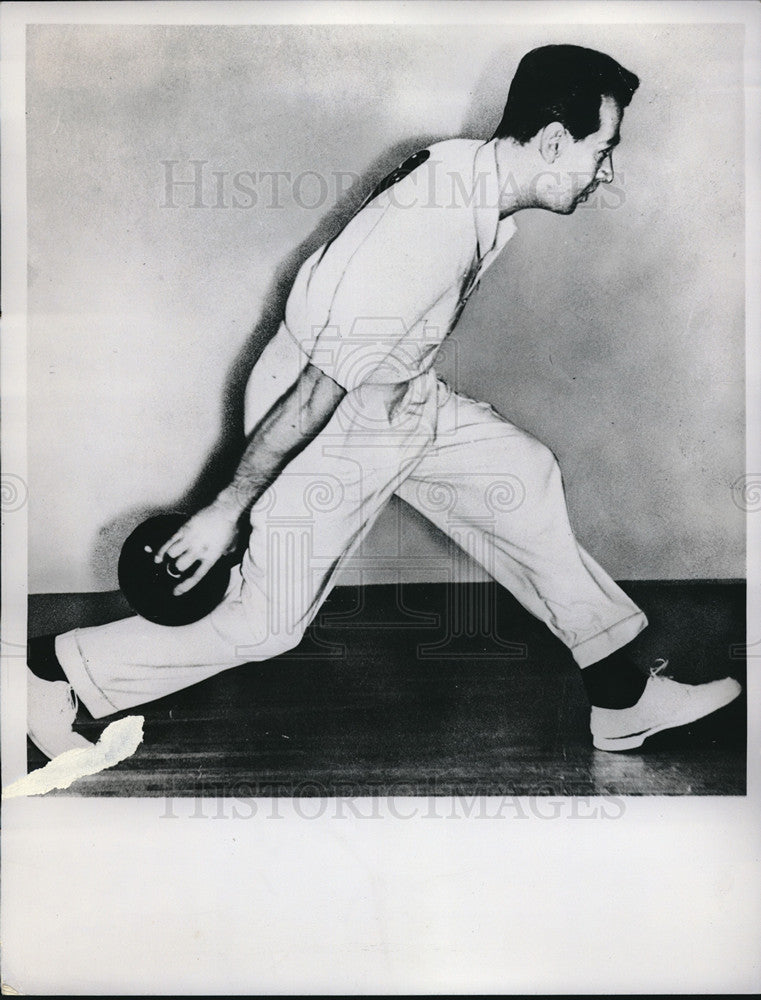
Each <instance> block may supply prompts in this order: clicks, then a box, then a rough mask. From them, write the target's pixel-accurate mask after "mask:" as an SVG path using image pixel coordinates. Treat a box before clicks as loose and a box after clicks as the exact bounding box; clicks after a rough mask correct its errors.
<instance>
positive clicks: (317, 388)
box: [156, 364, 346, 595]
mask: <svg viewBox="0 0 761 1000" xmlns="http://www.w3.org/2000/svg"><path fill="white" fill-rule="evenodd" d="M345 395H346V390H344V389H342V388H341V386H339V385H338V384H337V383H336V382H334V381H333V379H331V378H330V377H329V376H327V375H325V374H323V372H321V371H320V370H319V368H316V367H315V366H314V365H312V364H307V366H306V367H305V368H304V370H303V371H302V373H301V375H300V376H299V378H298V379H297V380H296V382H295V383H294V385H293V386H292V387H291V388H290V389H289V390H288V392H286V393H284V394H283V395H282V396H281V397H280V399H279V400H278V401H277V403H275V405H274V406H273V407H272V409H271V410H270V411H269V413H267V415H266V416H265V417H264V418H263V420H261V422H260V423H259V424H258V425H257V426H256V428H255V429H254V430H253V432H252V434H251V436H250V437H249V439H248V444H247V445H246V450H245V452H244V453H243V458H242V459H241V462H240V465H239V466H238V469H237V471H236V473H235V475H234V477H233V480H232V482H231V483H230V485H229V486H227V487H226V488H225V489H223V490H222V492H221V493H220V494H219V496H218V497H217V499H216V500H215V501H214V502H213V503H212V504H210V505H209V506H208V507H204V509H203V510H200V511H199V512H198V513H197V514H195V515H194V516H193V517H191V518H190V520H189V521H187V522H186V523H185V524H184V525H183V526H182V527H181V528H180V530H179V531H178V532H177V533H176V534H175V535H173V536H172V537H171V538H170V539H169V541H168V542H167V543H166V544H165V545H164V546H163V547H162V548H161V549H160V550H159V551H158V553H157V554H156V561H157V562H160V561H161V560H162V559H163V558H164V557H165V556H168V557H169V558H171V559H173V560H174V563H175V566H176V568H177V570H178V571H179V572H181V573H184V572H185V571H186V570H188V569H189V568H190V567H191V566H192V565H193V564H194V563H196V562H198V563H199V565H198V566H197V567H196V569H195V571H194V572H193V574H192V575H191V576H189V577H188V578H187V580H183V581H182V583H180V584H178V585H177V587H176V588H175V591H174V593H175V594H176V595H179V594H184V593H185V592H186V591H188V590H190V589H191V587H193V586H195V584H196V583H198V581H199V580H200V579H201V578H202V577H203V576H205V575H206V573H208V571H209V570H210V569H211V567H212V566H213V565H214V563H215V562H217V560H218V559H220V558H221V557H222V556H223V555H224V554H225V553H226V552H228V551H229V550H230V547H231V546H232V545H233V544H234V542H235V538H236V534H237V525H238V520H239V518H240V517H241V515H242V514H243V513H244V512H245V511H246V510H248V509H249V508H250V507H251V506H252V504H253V503H255V501H256V500H257V499H258V498H259V497H260V496H261V495H262V493H263V492H264V491H265V489H266V488H267V487H268V486H269V485H270V483H272V482H273V481H274V480H275V479H276V478H277V476H278V475H279V474H280V472H281V471H282V470H283V469H284V468H285V466H286V465H287V464H288V462H290V460H291V459H292V458H294V457H295V456H296V455H297V454H298V453H299V452H300V451H301V450H302V449H303V448H304V447H306V445H307V443H308V442H309V441H311V440H312V439H313V438H314V437H316V436H317V434H319V433H320V431H321V430H322V429H323V427H325V425H326V424H327V423H328V421H329V420H330V418H331V417H332V415H333V413H334V412H335V410H336V408H337V406H338V404H339V403H340V402H341V400H342V399H343V397H344V396H345Z"/></svg>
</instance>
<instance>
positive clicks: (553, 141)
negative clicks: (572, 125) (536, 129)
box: [539, 122, 569, 163]
mask: <svg viewBox="0 0 761 1000" xmlns="http://www.w3.org/2000/svg"><path fill="white" fill-rule="evenodd" d="M568 138H569V136H568V129H566V127H565V126H564V125H561V124H560V122H550V124H549V125H545V126H544V128H543V129H542V131H541V132H540V133H539V152H540V153H541V155H542V159H543V160H544V161H545V163H554V162H555V160H557V158H558V156H560V154H561V153H562V152H563V150H564V149H565V146H566V144H567V142H568Z"/></svg>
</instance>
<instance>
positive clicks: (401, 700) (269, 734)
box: [28, 582, 746, 798]
mask: <svg viewBox="0 0 761 1000" xmlns="http://www.w3.org/2000/svg"><path fill="white" fill-rule="evenodd" d="M624 588H625V589H626V590H627V592H628V593H629V594H631V596H632V597H633V598H634V600H636V601H637V602H638V603H639V604H640V606H641V607H642V608H643V609H644V610H645V612H646V613H647V615H648V617H649V619H650V628H648V629H647V630H646V631H645V632H644V633H643V634H642V636H640V637H639V639H638V640H637V641H636V642H637V647H638V652H639V653H640V655H642V656H643V657H644V658H645V659H646V660H648V661H649V660H653V659H655V658H657V657H659V656H667V657H669V658H670V666H669V673H670V674H671V675H672V676H674V677H676V678H677V679H679V680H685V681H692V682H696V681H703V680H710V679H712V678H714V677H721V676H725V675H727V674H730V675H732V676H734V677H737V678H738V679H739V680H740V681H741V682H743V683H744V678H745V660H744V648H743V645H742V644H743V643H744V641H745V638H744V637H745V622H744V620H745V588H744V585H743V584H741V583H721V582H718V583H717V582H712V583H695V582H689V583H672V582H669V583H659V582H656V583H652V582H651V583H647V582H637V583H630V584H624ZM29 612H30V614H29V633H30V635H40V634H44V633H49V632H61V631H64V630H67V629H69V628H73V627H76V626H83V625H92V624H99V623H102V622H106V621H110V620H113V619H116V618H121V617H124V616H125V615H127V614H128V613H129V609H128V608H127V607H126V605H125V604H124V602H123V599H122V597H121V595H119V594H118V593H114V594H79V595H60V594H58V595H37V596H33V597H31V598H30V602H29ZM138 712H139V714H141V715H144V716H145V740H144V742H143V744H142V745H141V746H140V748H139V749H138V751H137V753H136V754H135V755H134V756H133V757H131V758H129V759H128V760H126V761H123V762H122V763H121V764H119V765H117V766H116V767H114V768H112V769H110V770H107V771H104V772H102V773H100V774H97V775H93V776H91V777H88V778H83V779H81V780H79V781H78V782H76V783H75V784H74V785H73V786H72V788H71V789H70V790H69V791H68V792H60V793H56V794H62V795H63V794H69V795H96V796H113V795H127V796H163V795H175V796H235V797H240V798H248V797H251V796H260V795H288V796H290V795H299V796H315V795H342V796H358V795H387V794H392V795H410V794H441V795H450V794H458V793H459V794H467V795H474V794H484V795H486V794H489V795H496V794H499V795H563V796H566V795H742V794H744V793H745V762H746V730H745V715H746V703H745V696H744V695H743V696H742V697H741V698H740V699H738V700H737V701H736V702H735V703H734V704H733V705H731V706H729V707H727V708H726V709H723V710H722V711H721V712H718V713H716V714H715V715H714V716H712V717H710V718H709V719H704V720H702V721H701V722H699V723H696V724H694V725H692V726H689V727H684V728H682V729H679V730H672V731H671V732H669V733H664V734H660V735H659V736H656V737H654V738H653V739H652V740H650V741H648V743H647V744H646V747H645V748H643V750H641V751H633V752H629V753H624V754H609V753H602V752H599V751H595V750H594V749H592V747H591V743H590V737H589V728H588V715H589V710H588V708H587V705H586V701H585V697H584V692H583V687H582V683H581V679H580V677H579V671H578V669H577V668H576V667H575V665H574V664H573V662H572V660H571V658H570V655H569V653H568V652H567V650H566V649H565V647H563V646H562V645H561V644H560V643H559V642H558V641H557V640H556V639H554V638H553V637H552V636H551V635H550V634H549V633H548V632H547V631H546V630H545V629H544V628H543V626H541V625H540V624H539V623H538V622H536V621H535V620H534V619H533V618H532V617H531V616H530V615H529V614H527V613H526V612H525V611H524V610H523V609H522V608H520V607H519V606H518V605H517V604H516V603H515V601H514V600H513V599H512V598H511V597H510V596H509V595H508V594H507V593H505V591H503V590H501V589H500V588H498V587H496V586H493V585H490V584H467V585H465V584H459V585H453V586H445V585H430V584H425V585H423V584H408V585H404V586H403V587H398V588H397V587H393V586H376V587H369V588H365V589H364V590H355V589H354V588H339V589H338V590H336V591H335V592H334V593H333V594H332V595H331V597H330V599H329V600H328V602H327V603H326V605H325V606H324V608H323V610H322V612H321V614H320V616H319V618H318V620H317V621H316V623H315V625H314V626H313V628H312V629H311V630H310V632H309V634H308V635H307V637H306V638H305V640H304V642H303V643H302V644H301V646H299V647H298V649H296V650H294V651H293V652H292V653H289V654H287V655H286V656H282V657H279V658H278V659H276V660H271V661H268V662H266V663H260V664H251V665H250V666H244V667H240V668H238V669H235V670H231V671H229V672H227V673H224V674H221V675H219V676H217V677H215V678H212V679H211V680H209V681H205V682H204V683H202V684H199V685H197V686H195V687H194V688H190V689H188V690H186V691H182V692H179V693H178V694H176V695H174V696H172V697H170V698H164V699H162V700H161V701H156V702H153V703H151V704H148V705H145V706H142V707H140V708H139V709H137V710H133V711H132V712H129V713H128V712H125V713H123V714H124V715H127V714H136V713H138ZM119 717H120V716H113V717H111V718H109V719H107V720H101V721H100V722H95V721H93V720H92V719H91V718H89V717H88V714H87V712H86V710H85V709H83V708H82V709H80V716H79V718H78V724H77V728H78V730H79V731H80V732H82V733H83V734H84V735H86V736H87V737H89V738H90V739H92V740H96V739H97V738H98V736H99V734H100V732H101V731H102V730H103V728H104V726H105V724H106V723H107V722H110V721H113V719H115V718H119ZM28 761H29V767H30V769H33V768H36V767H40V766H42V765H43V764H44V763H45V760H44V758H43V757H42V755H41V754H40V753H39V752H38V751H37V750H36V749H35V748H34V747H33V746H32V745H31V744H29V757H28Z"/></svg>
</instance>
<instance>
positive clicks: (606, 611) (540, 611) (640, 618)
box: [397, 383, 647, 667]
mask: <svg viewBox="0 0 761 1000" xmlns="http://www.w3.org/2000/svg"><path fill="white" fill-rule="evenodd" d="M439 393H440V397H441V399H442V405H441V407H440V411H439V418H438V431H437V436H436V440H435V442H434V444H433V446H432V447H431V448H430V449H429V451H428V452H427V453H426V455H425V457H424V458H423V459H422V461H421V462H420V463H419V465H418V466H417V467H416V468H415V470H414V472H413V473H412V475H411V476H410V477H409V478H408V479H407V480H406V481H405V482H404V483H403V484H402V485H401V487H400V488H399V490H398V491H397V492H398V495H399V496H400V497H402V498H403V499H404V500H405V501H407V503H410V504H411V505H412V506H413V507H415V508H416V509H417V510H419V511H420V512H421V513H423V514H425V516H426V517H427V518H429V519H430V520H431V521H432V522H433V523H434V524H436V525H437V526H438V527H439V528H441V529H442V530H443V531H445V532H446V533H447V534H448V535H449V536H450V537H452V538H453V539H454V540H455V541H456V542H457V543H458V544H459V545H460V546H461V547H462V548H463V549H465V550H466V551H467V552H468V553H469V554H470V555H471V556H473V557H474V558H475V559H477V560H478V562H480V563H481V564H482V565H483V566H484V567H485V569H486V570H487V571H488V572H489V573H490V574H491V575H492V576H493V577H494V579H495V580H497V581H498V582H499V583H501V584H502V585H503V586H504V587H506V588H507V589H508V590H510V591H511V593H513V594H514V595H515V597H516V598H517V599H518V600H519V601H520V603H521V604H523V606H524V607H526V608H527V609H528V610H529V611H531V612H532V613H533V614H534V615H536V617H537V618H539V619H540V620H541V621H543V622H545V624H546V625H547V626H548V628H549V629H550V630H551V631H552V632H553V633H554V634H555V635H556V636H557V637H558V638H559V639H561V640H562V641H563V642H564V643H565V644H566V646H568V648H569V649H570V650H571V652H572V653H573V656H574V658H575V660H576V662H577V663H578V665H579V666H580V667H586V666H589V665H590V664H591V663H594V662H596V661H597V660H601V659H603V658H604V657H605V656H607V655H609V654H610V653H612V652H613V651H615V650H616V649H618V648H620V647H621V646H623V645H625V644H626V643H627V642H629V641H631V640H632V639H633V638H634V637H635V636H636V635H637V634H638V633H639V632H640V631H641V630H642V629H643V628H644V627H645V626H646V625H647V619H646V618H645V615H644V614H643V613H642V611H641V610H640V609H639V608H638V607H637V606H636V604H634V602H633V601H631V599H630V598H629V597H627V595H626V594H625V593H624V592H623V591H622V590H621V588H620V587H619V586H618V585H617V584H616V583H615V582H614V581H613V580H612V579H611V578H610V577H609V576H608V574H607V573H606V572H605V571H604V570H603V569H602V568H601V567H600V566H599V565H598V564H597V563H596V562H595V560H594V559H593V558H592V557H591V556H590V555H589V553H588V552H586V551H585V550H584V549H583V548H582V546H581V545H579V543H578V541H577V540H576V538H575V536H574V533H573V529H572V528H571V524H570V521H569V518H568V511H567V508H566V501H565V493H564V490H563V484H562V478H561V474H560V469H559V467H558V463H557V461H556V459H555V456H554V455H553V454H552V452H551V451H550V450H549V449H548V448H547V447H546V446H545V445H543V444H541V443H540V442H539V441H537V440H536V439H535V438H534V437H532V436H531V435H530V434H528V433H526V432H525V431H523V430H521V429H520V428H518V427H516V426H515V425H513V424H511V423H510V422H509V421H507V420H505V419H504V418H503V417H501V416H500V415H499V414H498V413H496V411H495V410H493V409H492V407H490V406H488V405H487V404H485V403H477V402H475V401H474V400H471V399H468V398H467V397H465V396H461V395H459V394H456V393H451V394H450V393H449V392H448V390H446V387H445V386H443V384H441V383H440V384H439ZM447 397H448V398H447ZM444 400H446V401H444Z"/></svg>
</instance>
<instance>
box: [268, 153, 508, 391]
mask: <svg viewBox="0 0 761 1000" xmlns="http://www.w3.org/2000/svg"><path fill="white" fill-rule="evenodd" d="M428 152H429V153H430V155H429V156H428V157H427V158H426V159H425V160H424V162H422V163H420V165H419V166H416V167H415V169H413V170H412V171H411V172H410V173H408V174H407V175H406V176H404V177H402V179H401V180H399V181H397V182H396V183H394V184H392V185H391V186H390V187H388V188H387V189H386V190H384V191H382V192H381V193H380V194H379V195H378V196H377V197H375V198H373V199H372V200H371V201H370V202H369V203H368V204H367V205H365V206H364V207H363V208H362V209H361V210H360V211H359V212H358V213H357V214H356V215H355V216H354V217H353V218H352V219H351V220H350V221H349V223H348V224H347V225H346V226H345V227H344V229H343V230H342V231H341V232H340V233H339V234H338V236H336V237H335V238H334V239H333V240H331V241H330V242H328V243H326V244H325V245H324V246H322V247H320V248H319V249H318V250H317V251H315V253H313V254H312V255H311V256H310V257H309V258H308V259H307V260H306V261H305V262H304V264H303V265H302V267H301V268H300V270H299V272H298V274H297V276H296V280H295V281H294V284H293V288H292V290H291V293H290V296H289V298H288V302H287V304H286V311H285V324H286V326H287V328H288V330H289V331H290V333H291V335H292V336H293V337H294V338H295V340H296V341H297V343H298V344H299V347H300V348H301V350H302V351H303V352H304V353H305V354H306V356H307V358H308V359H309V361H310V362H311V363H312V364H313V365H315V366H316V367H317V368H319V369H321V370H322V371H323V372H324V373H325V374H327V375H329V376H330V377H331V378H332V379H334V381H336V382H337V383H338V384H339V385H341V386H342V387H343V388H345V389H346V390H347V391H351V390H353V389H356V388H358V387H359V386H361V385H363V384H384V385H389V384H391V385H396V384H399V383H402V382H409V381H410V380H412V379H415V378H417V377H418V376H419V375H422V374H424V373H426V372H427V371H428V370H429V369H430V368H431V366H432V364H433V360H434V357H435V354H436V352H437V350H438V349H439V347H440V346H441V343H442V342H443V340H444V339H445V338H446V336H447V335H448V334H449V333H450V332H451V330H452V329H453V327H454V325H455V324H456V322H457V320H458V318H459V316H460V313H461V312H462V309H463V307H464V305H465V302H466V300H467V298H468V295H469V294H470V293H471V291H472V290H473V288H474V287H475V285H476V284H477V282H478V280H479V278H480V277H481V275H482V274H483V273H484V271H485V270H486V268H488V267H489V265H490V264H491V263H492V261H493V260H494V259H495V257H496V256H497V254H498V253H499V252H500V250H501V249H502V248H503V246H504V245H505V243H506V242H507V240H508V239H510V237H511V236H512V235H513V233H514V232H515V223H514V222H513V220H512V218H510V217H508V218H506V219H503V220H500V218H499V180H498V175H497V163H496V157H495V141H494V140H492V141H491V142H482V141H479V140H469V139H449V140H446V141H444V142H439V143H435V144H434V145H432V146H430V147H429V148H428ZM423 156H424V154H421V156H420V157H419V159H422V158H423ZM413 162H415V161H413Z"/></svg>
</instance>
